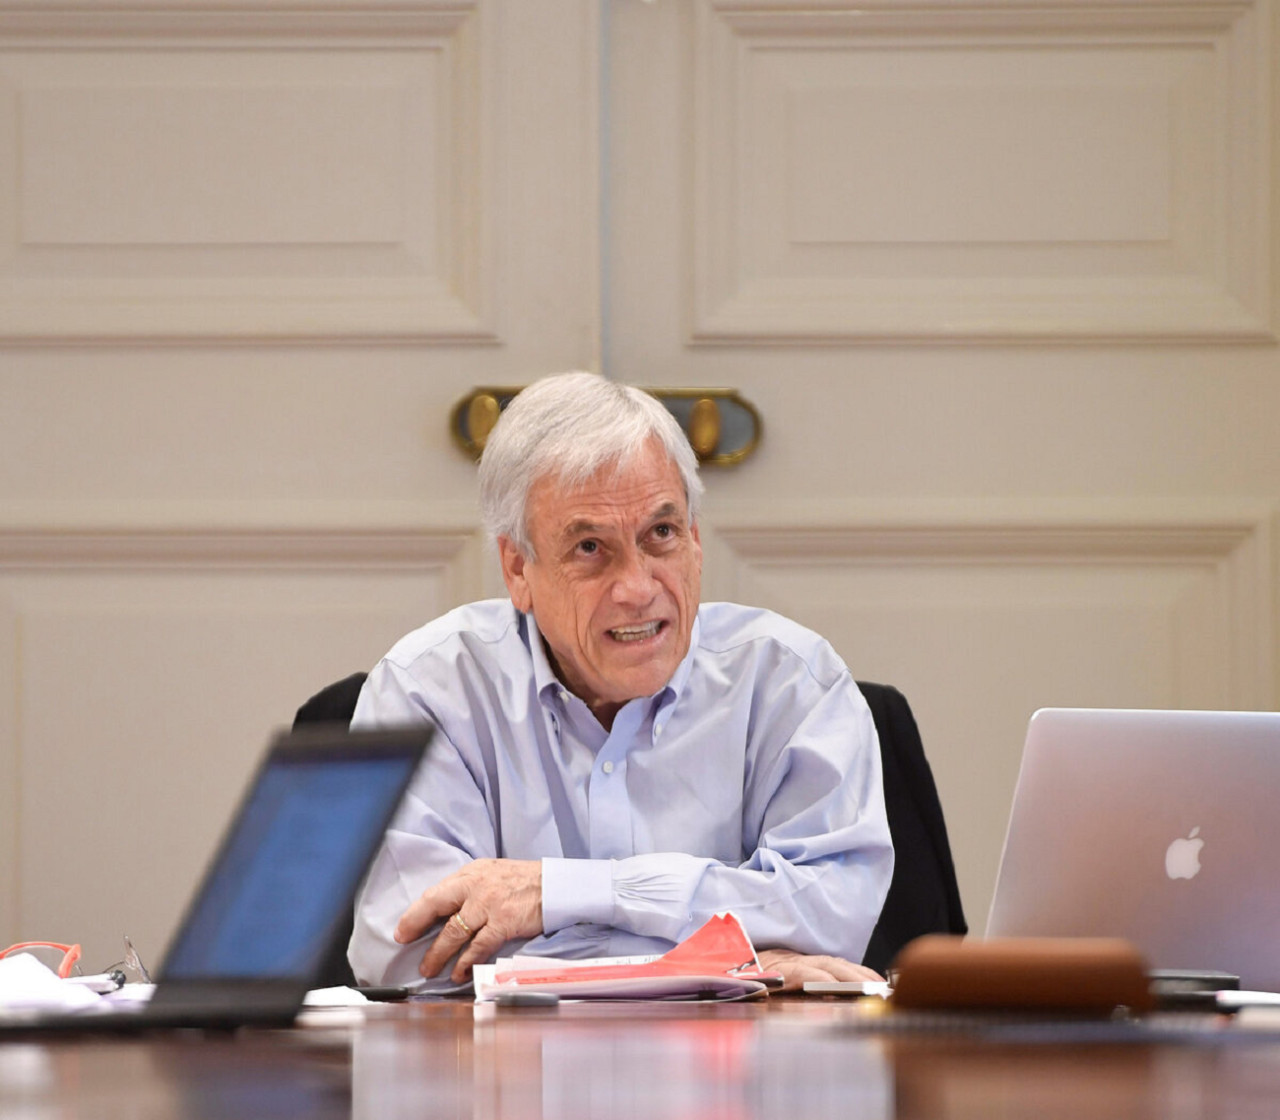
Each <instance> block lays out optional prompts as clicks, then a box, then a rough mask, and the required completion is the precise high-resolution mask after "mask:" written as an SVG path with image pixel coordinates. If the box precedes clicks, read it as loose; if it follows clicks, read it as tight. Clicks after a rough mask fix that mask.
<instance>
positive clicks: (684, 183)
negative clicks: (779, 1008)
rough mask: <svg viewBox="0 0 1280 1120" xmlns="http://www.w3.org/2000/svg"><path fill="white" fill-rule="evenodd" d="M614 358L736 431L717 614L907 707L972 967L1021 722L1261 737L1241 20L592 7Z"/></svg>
mask: <svg viewBox="0 0 1280 1120" xmlns="http://www.w3.org/2000/svg"><path fill="white" fill-rule="evenodd" d="M609 10H610V13H611V25H610V29H609V31H610V41H611V44H612V50H611V54H610V63H611V69H610V73H609V81H608V83H607V86H608V90H609V110H610V111H609V117H608V119H609V121H610V130H609V133H608V168H609V175H608V183H609V195H608V197H609V199H610V210H609V225H608V227H607V228H608V232H609V239H608V245H609V271H608V273H607V279H608V284H607V289H606V290H607V294H608V299H607V307H608V310H609V314H608V318H607V320H606V322H607V329H606V331H605V339H606V359H607V363H608V368H609V370H610V372H611V373H612V374H613V375H614V376H617V377H620V378H622V379H624V380H632V381H640V382H645V383H649V384H662V385H703V386H713V385H725V386H732V387H734V388H737V389H739V390H741V391H742V393H743V394H744V395H745V396H746V397H747V398H748V399H749V400H751V401H752V402H753V403H754V404H755V405H756V406H757V407H758V408H759V409H760V411H761V413H762V414H763V417H764V433H765V434H764V441H763V443H762V445H761V448H760V450H759V452H758V453H757V454H756V456H755V457H754V458H753V459H751V460H750V461H749V462H747V463H746V464H745V465H743V466H741V467H738V468H734V469H732V470H730V471H725V472H723V473H720V474H713V476H712V477H710V478H709V480H708V481H709V489H710V498H709V501H708V507H709V508H708V514H707V521H708V524H707V526H706V527H705V529H704V540H706V541H707V543H708V548H707V554H708V570H707V575H706V579H705V581H704V590H705V592H706V594H707V595H708V596H709V597H716V596H720V597H732V598H738V599H743V600H748V601H751V602H756V603H761V604H764V605H767V606H770V607H774V608H777V609H779V610H781V611H783V612H785V613H788V614H791V615H793V616H794V617H797V618H798V619H800V620H801V621H803V622H805V623H807V624H809V625H811V626H813V627H815V628H816V629H818V630H820V631H822V632H824V633H825V634H826V635H827V636H828V637H829V638H831V640H832V641H833V642H834V643H835V645H836V646H837V648H838V649H839V650H840V651H841V653H842V654H843V656H844V657H845V659H846V661H847V662H848V663H849V665H850V666H851V668H852V670H853V672H854V674H855V676H857V677H860V678H862V679H868V680H878V681H885V682H888V683H892V684H895V685H897V686H898V687H900V688H901V689H902V690H903V691H904V693H905V694H906V695H907V697H908V699H909V700H910V702H911V703H912V705H913V707H914V710H915V712H916V714H917V717H918V720H919V722H920V725H921V729H922V733H923V737H924V742H925V747H926V750H927V752H928V754H929V756H930V759H931V761H932V764H933V768H934V771H935V775H936V777H937V780H938V784H939V787H940V791H941V795H942V800H943V804H944V809H945V812H946V815H947V820H948V824H949V827H950V833H951V840H952V845H953V848H954V851H955V856H956V861H957V865H958V871H959V878H960V886H961V894H962V898H963V901H964V904H965V907H966V910H967V916H968V919H969V922H970V926H971V928H973V929H975V930H976V931H978V932H981V931H982V929H983V928H984V926H985V922H986V912H987V908H988V905H989V901H990V896H991V890H992V886H993V884H994V879H995V873H996V869H997V865H998V861H999V855H1000V848H1001V844H1002V841H1003V836H1004V827H1005V822H1006V820H1007V816H1008V811H1009V805H1010V799H1011V797H1012V793H1013V787H1014V782H1015V780H1016V775H1017V766H1018V761H1019V758H1020V752H1021V747H1022V740H1023V735H1024V732H1025V728H1026V723H1027V720H1028V717H1029V716H1030V715H1031V713H1032V711H1034V709H1035V708H1037V707H1040V706H1047V705H1098V706H1133V707H1148V706H1170V707H1215V708H1216V707H1227V708H1230V707H1245V708H1248V707H1270V706H1272V705H1273V704H1274V703H1275V701H1276V677H1275V658H1274V651H1275V643H1276V620H1275V585H1276V566H1275V558H1274V550H1273V547H1272V534H1273V524H1274V516H1275V510H1276V502H1277V498H1280V443H1278V442H1277V441H1276V439H1275V438H1274V432H1275V431H1276V430H1277V425H1278V424H1280V360H1277V354H1276V348H1275V334H1274V330H1275V318H1274V300H1273V295H1272V286H1271V263H1272V258H1273V256H1274V253H1275V235H1274V233H1273V230H1272V225H1271V207H1272V199H1273V193H1274V188H1273V182H1274V180H1273V164H1274V158H1275V144H1274V140H1273V136H1274V132H1273V128H1274V125H1273V117H1274V114H1273V111H1272V105H1273V96H1274V95H1273V92H1272V89H1273V81H1274V69H1275V28H1274V23H1273V13H1272V10H1271V5H1269V4H1266V3H1220V4H1218V3H1210V4H1194V5H1193V4H1181V3H1150V2H1147V0H1140V2H1130V3H1121V2H1108V3H1103V4H1096V3H1078V2H1076V0H1041V2H1033V3H1000V2H996V3H981V4H977V3H965V2H963V0H955V2H944V3H929V4H924V3H920V4H917V3H904V2H900V0H872V2H870V3H864V2H859V3H839V2H825V0H824V2H822V3H816V4H815V3H798V2H797V3H786V2H778V0H773V2H769V0H688V2H684V3H679V2H666V3H664V2H663V0H657V2H656V3H652V4H646V3H639V2H636V3H621V2H620V3H615V4H613V5H611V6H610V9H609Z"/></svg>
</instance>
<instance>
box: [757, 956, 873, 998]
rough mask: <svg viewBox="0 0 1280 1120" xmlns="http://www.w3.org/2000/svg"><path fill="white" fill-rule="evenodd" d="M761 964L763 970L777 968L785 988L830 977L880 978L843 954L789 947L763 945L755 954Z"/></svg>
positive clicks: (792, 989) (788, 990) (850, 978)
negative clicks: (816, 953) (822, 954)
mask: <svg viewBox="0 0 1280 1120" xmlns="http://www.w3.org/2000/svg"><path fill="white" fill-rule="evenodd" d="M758 956H759V959H760V967H761V968H763V969H764V970H765V971H766V972H780V973H781V974H782V976H783V979H784V983H783V985H782V990H783V991H784V992H798V991H799V990H800V989H801V988H803V987H804V985H805V982H806V981H809V980H820V981H822V982H824V983H829V982H831V981H832V980H883V979H884V977H883V976H881V975H880V974H879V973H878V972H873V971H872V970H871V969H869V968H865V967H864V966H862V965H860V964H854V963H853V962H852V961H847V960H845V959H844V958H843V957H817V956H813V957H811V956H806V955H805V954H804V953H795V952H792V951H791V950H790V949H765V950H764V951H763V952H761V953H759V954H758Z"/></svg>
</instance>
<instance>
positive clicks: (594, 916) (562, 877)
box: [542, 859, 613, 933]
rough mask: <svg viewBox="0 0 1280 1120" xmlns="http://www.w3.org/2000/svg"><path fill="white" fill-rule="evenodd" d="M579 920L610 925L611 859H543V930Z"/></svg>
mask: <svg viewBox="0 0 1280 1120" xmlns="http://www.w3.org/2000/svg"><path fill="white" fill-rule="evenodd" d="M579 922H597V923H599V924H600V925H604V926H611V925H613V860H609V859H544V860H543V861H542V930H543V932H544V933H554V932H555V931H556V930H558V929H564V928H565V927H566V926H572V925H577V924H578V923H579Z"/></svg>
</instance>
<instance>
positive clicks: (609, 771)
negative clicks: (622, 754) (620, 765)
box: [600, 762, 613, 774]
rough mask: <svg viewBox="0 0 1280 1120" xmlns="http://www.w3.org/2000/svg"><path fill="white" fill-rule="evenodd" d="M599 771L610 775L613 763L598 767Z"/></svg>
mask: <svg viewBox="0 0 1280 1120" xmlns="http://www.w3.org/2000/svg"><path fill="white" fill-rule="evenodd" d="M600 769H601V770H603V771H604V772H605V773H606V774H612V773H613V763H612V762H606V763H605V764H604V765H603V766H601V767H600Z"/></svg>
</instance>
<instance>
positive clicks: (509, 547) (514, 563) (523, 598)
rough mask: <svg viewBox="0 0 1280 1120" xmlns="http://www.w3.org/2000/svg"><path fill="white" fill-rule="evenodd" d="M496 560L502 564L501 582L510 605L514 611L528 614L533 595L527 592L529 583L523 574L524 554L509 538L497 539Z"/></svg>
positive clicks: (531, 606) (531, 605)
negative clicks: (505, 587)
mask: <svg viewBox="0 0 1280 1120" xmlns="http://www.w3.org/2000/svg"><path fill="white" fill-rule="evenodd" d="M498 559H499V560H500V561H501V563H502V580H503V582H504V583H505V584H506V585H507V594H508V595H510V596H511V602H512V605H513V606H514V607H515V608H516V610H518V611H521V612H522V613H524V614H528V613H529V611H530V610H532V609H533V593H532V592H531V591H530V590H529V581H528V580H527V579H526V578H525V574H524V568H525V564H526V563H527V561H526V560H525V556H524V553H523V552H521V551H520V550H519V549H518V548H517V547H516V546H515V544H513V543H512V541H511V539H510V538H509V537H499V538H498Z"/></svg>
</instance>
